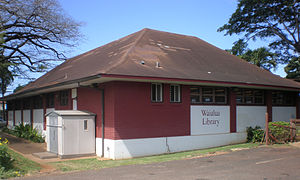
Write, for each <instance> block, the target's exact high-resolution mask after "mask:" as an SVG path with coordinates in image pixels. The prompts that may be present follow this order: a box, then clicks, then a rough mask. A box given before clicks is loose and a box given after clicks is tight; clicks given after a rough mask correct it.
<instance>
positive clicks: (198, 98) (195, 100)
mask: <svg viewBox="0 0 300 180" xmlns="http://www.w3.org/2000/svg"><path fill="white" fill-rule="evenodd" d="M191 103H200V96H195V95H191Z"/></svg>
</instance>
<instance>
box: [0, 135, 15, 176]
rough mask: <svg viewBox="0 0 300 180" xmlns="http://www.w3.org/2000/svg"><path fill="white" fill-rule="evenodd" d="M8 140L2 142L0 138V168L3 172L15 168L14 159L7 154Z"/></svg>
mask: <svg viewBox="0 0 300 180" xmlns="http://www.w3.org/2000/svg"><path fill="white" fill-rule="evenodd" d="M7 143H8V141H7V139H5V140H2V139H1V138H0V168H1V170H2V171H8V170H10V169H12V168H13V164H12V163H13V161H14V159H13V158H12V157H11V156H10V154H9V153H8V152H7V145H6V144H7Z"/></svg>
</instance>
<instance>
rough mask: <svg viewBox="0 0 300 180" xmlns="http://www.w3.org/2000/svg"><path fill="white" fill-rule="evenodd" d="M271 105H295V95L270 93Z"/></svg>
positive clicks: (279, 92)
mask: <svg viewBox="0 0 300 180" xmlns="http://www.w3.org/2000/svg"><path fill="white" fill-rule="evenodd" d="M272 104H273V105H283V106H288V105H295V94H293V93H292V92H283V91H275V92H272Z"/></svg>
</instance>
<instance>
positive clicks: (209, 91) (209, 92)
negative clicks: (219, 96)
mask: <svg viewBox="0 0 300 180" xmlns="http://www.w3.org/2000/svg"><path fill="white" fill-rule="evenodd" d="M202 93H203V94H213V88H202Z"/></svg>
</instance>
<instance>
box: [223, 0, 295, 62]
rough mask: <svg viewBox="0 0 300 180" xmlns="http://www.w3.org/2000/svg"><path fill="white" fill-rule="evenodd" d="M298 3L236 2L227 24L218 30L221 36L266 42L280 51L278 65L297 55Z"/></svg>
mask: <svg viewBox="0 0 300 180" xmlns="http://www.w3.org/2000/svg"><path fill="white" fill-rule="evenodd" d="M299 9H300V2H299V1H298V0H284V1H283V0H268V1H267V0H251V1H249V0H239V2H238V7H237V9H236V11H235V12H234V13H233V14H232V15H231V17H230V19H229V21H228V23H227V24H225V25H223V26H222V27H220V28H219V29H218V31H219V32H221V31H225V35H232V34H244V35H245V38H247V39H253V40H255V39H256V38H261V39H264V40H265V39H268V40H269V41H270V44H269V47H270V48H271V49H274V50H275V51H277V52H278V53H279V52H280V54H281V56H280V58H281V60H282V61H281V62H285V63H286V62H288V61H289V60H290V59H291V57H293V56H294V55H295V54H297V56H299V53H300V41H299V40H300V27H299V23H300V11H299Z"/></svg>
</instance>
